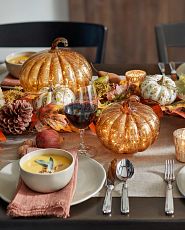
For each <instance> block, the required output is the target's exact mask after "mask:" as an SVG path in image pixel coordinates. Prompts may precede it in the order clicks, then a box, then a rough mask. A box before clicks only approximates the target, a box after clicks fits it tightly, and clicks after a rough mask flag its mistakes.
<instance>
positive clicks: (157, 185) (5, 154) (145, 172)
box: [0, 117, 185, 198]
mask: <svg viewBox="0 0 185 230" xmlns="http://www.w3.org/2000/svg"><path fill="white" fill-rule="evenodd" d="M182 127H185V120H184V119H182V118H176V117H164V118H163V119H162V120H161V128H160V135H159V137H158V139H157V141H156V142H155V143H154V144H153V145H152V146H151V147H150V148H148V149H147V150H145V151H144V152H140V153H136V154H133V155H125V154H124V155H123V154H114V153H112V152H111V151H110V150H108V149H106V148H105V147H104V146H103V145H102V144H101V143H100V141H99V140H98V138H97V137H96V135H92V134H89V132H86V135H85V139H86V142H87V143H88V144H90V145H92V146H94V147H96V149H97V155H96V157H95V160H97V161H98V162H100V163H101V164H102V165H103V166H104V167H105V169H106V170H107V166H108V164H109V162H110V161H111V160H112V159H114V158H117V159H118V160H120V159H122V158H128V159H129V160H131V161H132V163H133V165H134V167H135V173H134V176H133V178H132V179H130V180H129V181H128V186H129V196H134V197H165V188H166V184H165V182H164V180H163V176H164V163H165V160H166V159H175V148H174V144H173V136H172V134H173V131H174V130H175V129H177V128H182ZM62 135H64V138H65V141H64V143H63V145H62V148H65V149H69V148H71V147H74V146H77V145H78V143H79V135H78V134H77V133H65V134H62ZM26 138H27V136H22V137H15V138H13V139H10V140H9V141H8V143H9V144H11V146H10V148H9V144H8V143H7V144H5V145H3V144H0V160H1V159H15V158H16V147H17V146H18V145H19V144H20V143H21V142H22V140H23V139H26ZM30 138H31V137H30ZM13 147H14V149H13ZM4 164H5V163H4ZM4 164H3V163H0V167H2V166H3V165H4ZM183 166H185V164H183V163H180V162H178V161H176V160H175V174H177V173H178V171H179V169H180V168H181V167H183ZM173 186H174V190H173V194H174V197H176V198H177V197H182V195H181V194H180V192H179V191H178V188H177V186H176V182H174V183H173ZM82 189H83V188H82ZM104 194H105V187H104V188H103V189H102V190H101V191H100V192H99V193H98V194H96V196H104ZM120 194H121V184H120V183H119V182H118V181H117V182H116V186H115V191H114V192H113V196H115V197H116V196H120Z"/></svg>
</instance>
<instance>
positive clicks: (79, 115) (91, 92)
mask: <svg viewBox="0 0 185 230" xmlns="http://www.w3.org/2000/svg"><path fill="white" fill-rule="evenodd" d="M96 111H97V96H96V90H95V88H94V86H93V85H88V86H83V87H79V88H78V89H77V90H76V92H75V97H73V98H72V100H71V102H70V103H68V104H65V106H64V113H65V115H66V117H67V119H68V120H69V122H70V123H71V124H72V125H73V126H75V127H76V128H78V129H79V131H80V146H79V149H78V153H80V154H83V155H86V156H88V157H93V156H95V151H93V147H91V146H86V145H85V142H84V131H85V129H86V128H88V126H89V125H90V123H91V122H92V121H93V119H94V117H95V114H96Z"/></svg>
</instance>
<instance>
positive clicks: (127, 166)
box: [116, 159, 134, 214]
mask: <svg viewBox="0 0 185 230" xmlns="http://www.w3.org/2000/svg"><path fill="white" fill-rule="evenodd" d="M133 174H134V166H133V164H132V163H131V162H130V161H129V160H128V159H122V160H121V161H119V162H118V164H117V167H116V176H117V178H118V179H119V180H121V181H123V187H122V196H121V213H123V214H128V213H129V199H128V185H127V179H129V178H131V177H132V176H133Z"/></svg>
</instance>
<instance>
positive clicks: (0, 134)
mask: <svg viewBox="0 0 185 230" xmlns="http://www.w3.org/2000/svg"><path fill="white" fill-rule="evenodd" d="M1 141H2V142H5V141H6V137H5V135H4V134H3V132H2V131H1V130H0V142H1Z"/></svg>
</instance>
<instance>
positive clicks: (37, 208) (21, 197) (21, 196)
mask: <svg viewBox="0 0 185 230" xmlns="http://www.w3.org/2000/svg"><path fill="white" fill-rule="evenodd" d="M32 151H33V148H32ZM68 151H69V150H68ZM70 152H71V153H72V154H73V156H74V158H75V167H74V174H73V176H72V179H71V181H70V182H69V184H68V185H67V186H65V187H64V188H63V189H61V190H59V191H56V192H53V193H47V194H45V193H39V192H35V191H32V190H31V189H29V188H28V187H27V186H26V185H25V184H24V182H23V181H22V180H20V182H19V186H18V188H17V192H16V195H15V197H14V199H13V200H12V201H11V203H10V204H9V205H8V207H7V214H8V215H10V216H13V217H18V216H56V217H63V218H67V217H69V216H70V205H71V202H72V199H73V196H74V192H75V188H76V183H77V172H78V157H77V153H76V151H74V150H72V151H70Z"/></svg>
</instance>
